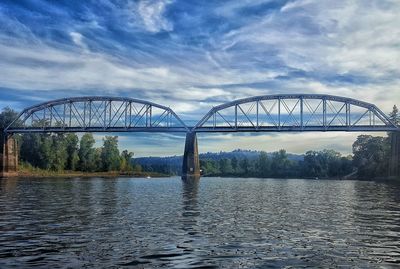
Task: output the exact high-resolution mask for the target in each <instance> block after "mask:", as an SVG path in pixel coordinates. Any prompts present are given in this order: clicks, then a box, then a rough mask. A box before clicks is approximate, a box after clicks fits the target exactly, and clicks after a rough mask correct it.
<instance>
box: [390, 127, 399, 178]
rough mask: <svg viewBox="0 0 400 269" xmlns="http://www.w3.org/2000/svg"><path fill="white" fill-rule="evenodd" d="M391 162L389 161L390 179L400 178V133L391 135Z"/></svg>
mask: <svg viewBox="0 0 400 269" xmlns="http://www.w3.org/2000/svg"><path fill="white" fill-rule="evenodd" d="M390 139H391V141H390V145H391V149H390V150H391V152H390V160H389V177H392V178H396V177H397V178H399V177H400V132H392V133H391V134H390Z"/></svg>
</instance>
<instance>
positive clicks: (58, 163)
mask: <svg viewBox="0 0 400 269" xmlns="http://www.w3.org/2000/svg"><path fill="white" fill-rule="evenodd" d="M47 139H48V140H49V143H50V152H49V153H48V154H49V155H48V160H47V162H48V168H49V169H51V170H54V171H62V170H64V169H65V166H66V164H67V160H68V152H67V148H66V141H65V135H64V134H57V135H51V136H49V137H47Z"/></svg>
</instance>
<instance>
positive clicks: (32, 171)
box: [17, 166, 169, 178]
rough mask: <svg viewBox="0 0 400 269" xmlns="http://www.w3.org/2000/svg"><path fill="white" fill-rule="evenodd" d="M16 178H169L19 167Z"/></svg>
mask: <svg viewBox="0 0 400 269" xmlns="http://www.w3.org/2000/svg"><path fill="white" fill-rule="evenodd" d="M17 176H18V177H25V178H48V177H57V178H74V177H84V178H90V177H109V178H112V177H169V175H166V174H161V173H157V172H121V171H110V172H81V171H50V170H42V169H38V168H26V167H23V166H22V167H20V168H19V170H18V175H17Z"/></svg>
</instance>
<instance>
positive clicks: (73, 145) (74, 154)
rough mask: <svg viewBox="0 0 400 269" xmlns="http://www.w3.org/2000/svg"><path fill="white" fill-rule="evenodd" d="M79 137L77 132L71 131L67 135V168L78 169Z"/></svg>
mask: <svg viewBox="0 0 400 269" xmlns="http://www.w3.org/2000/svg"><path fill="white" fill-rule="evenodd" d="M78 143H79V138H78V136H77V135H76V134H73V133H69V134H67V135H66V136H65V147H66V151H67V155H68V157H67V163H66V166H65V168H66V169H67V170H76V169H77V168H78V163H79V155H78V152H79V146H78Z"/></svg>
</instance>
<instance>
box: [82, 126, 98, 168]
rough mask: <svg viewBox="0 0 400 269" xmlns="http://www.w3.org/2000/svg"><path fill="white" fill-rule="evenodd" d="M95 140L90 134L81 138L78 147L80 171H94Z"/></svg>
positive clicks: (95, 166) (95, 165)
mask: <svg viewBox="0 0 400 269" xmlns="http://www.w3.org/2000/svg"><path fill="white" fill-rule="evenodd" d="M94 143H95V140H94V138H93V135H92V134H91V133H86V134H84V135H83V136H82V138H81V141H80V146H79V152H78V156H79V168H80V170H81V171H96V170H97V164H96V161H97V160H96V151H95V149H94V148H93V146H94Z"/></svg>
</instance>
